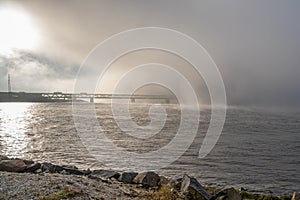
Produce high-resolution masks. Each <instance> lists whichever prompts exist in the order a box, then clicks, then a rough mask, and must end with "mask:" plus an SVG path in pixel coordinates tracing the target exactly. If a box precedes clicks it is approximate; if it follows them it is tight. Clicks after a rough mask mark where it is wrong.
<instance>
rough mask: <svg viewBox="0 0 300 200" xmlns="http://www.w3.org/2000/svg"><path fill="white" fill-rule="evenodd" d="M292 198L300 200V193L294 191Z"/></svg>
mask: <svg viewBox="0 0 300 200" xmlns="http://www.w3.org/2000/svg"><path fill="white" fill-rule="evenodd" d="M292 200H300V193H297V192H294V194H293V197H292Z"/></svg>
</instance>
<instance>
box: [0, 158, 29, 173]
mask: <svg viewBox="0 0 300 200" xmlns="http://www.w3.org/2000/svg"><path fill="white" fill-rule="evenodd" d="M26 168H27V165H26V164H25V162H24V161H23V160H1V161H0V171H7V172H21V171H23V170H24V169H26Z"/></svg>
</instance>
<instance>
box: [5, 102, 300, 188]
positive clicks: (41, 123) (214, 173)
mask: <svg viewBox="0 0 300 200" xmlns="http://www.w3.org/2000/svg"><path fill="white" fill-rule="evenodd" d="M149 107H150V104H141V103H135V104H131V105H130V111H131V115H132V119H133V121H134V122H136V123H137V124H138V125H141V126H147V125H148V124H149V123H150V118H149V116H148V110H149ZM164 107H165V108H166V111H167V114H168V117H167V120H166V123H165V126H164V128H163V129H162V130H161V131H160V132H159V133H158V134H156V135H154V136H152V137H150V138H148V139H139V138H133V137H131V136H129V135H127V134H126V133H124V132H122V131H120V129H119V128H118V126H117V124H116V123H115V121H114V118H113V116H112V114H111V107H110V106H109V104H96V110H97V117H98V120H99V123H100V125H101V126H102V128H103V129H104V131H105V134H106V136H107V137H108V138H109V139H110V140H111V141H113V143H114V144H115V145H117V146H119V147H121V148H124V149H126V150H127V151H131V152H138V153H141V154H142V153H145V152H150V151H154V150H156V149H159V148H161V147H162V146H164V145H166V144H168V143H169V142H170V141H171V140H172V138H173V137H174V136H175V134H176V131H177V128H178V126H179V122H180V109H179V107H178V105H175V104H174V105H164ZM209 120H210V110H209V109H207V108H203V109H202V110H201V120H200V122H199V125H200V126H199V130H198V134H197V136H196V138H195V140H194V142H193V144H192V145H191V146H190V148H189V149H188V150H187V151H186V152H185V153H184V155H183V156H182V157H181V158H180V159H178V160H177V161H175V162H174V163H172V164H171V165H170V166H168V167H166V168H164V169H161V170H159V173H162V174H165V175H169V176H175V177H181V176H182V175H183V174H184V173H188V174H190V175H193V176H195V177H197V178H198V180H199V181H200V182H201V183H204V184H210V185H215V186H216V185H217V186H220V187H224V186H227V187H228V186H234V187H237V188H238V187H244V188H247V189H249V190H250V191H256V192H268V191H272V192H274V193H276V194H285V193H292V192H294V191H297V190H299V185H300V171H299V165H300V155H299V148H300V135H299V133H300V113H299V112H290V113H287V112H268V111H262V110H257V109H256V110H255V109H249V108H248V109H246V108H243V107H229V108H228V109H227V119H226V123H225V126H224V129H223V133H222V135H221V137H220V139H219V141H218V143H217V145H216V146H215V147H214V149H213V151H212V152H211V153H210V154H209V155H208V156H207V157H205V158H204V159H199V158H198V152H199V149H200V146H201V143H202V140H203V138H204V136H205V134H206V131H207V128H208V125H209ZM148 128H149V127H148ZM150 128H151V127H150ZM90 130H91V127H86V132H87V133H88V132H89V131H90ZM144 131H145V134H146V133H147V131H151V130H148V129H145V130H144ZM0 142H1V143H0V151H1V154H4V155H7V156H11V157H22V158H28V159H33V160H36V161H40V162H43V161H44V162H45V161H48V162H53V163H56V164H73V165H76V166H78V167H80V168H93V169H95V168H99V167H104V166H103V165H104V163H105V161H103V162H102V163H101V162H98V161H97V160H96V159H95V158H93V157H92V156H91V155H89V153H88V151H87V150H86V148H85V147H84V146H83V145H82V143H81V141H80V138H79V137H78V135H77V133H76V129H75V126H74V122H73V115H72V105H71V104H67V103H42V104H30V103H1V104H0ZM99 145H101V144H99ZM111 159H120V158H113V157H112V158H111ZM121 159H122V160H123V161H124V164H123V165H120V167H119V168H118V170H130V168H131V167H132V166H131V163H130V158H121ZM149 165H151V160H149ZM135 167H138V166H135ZM141 170H142V169H141Z"/></svg>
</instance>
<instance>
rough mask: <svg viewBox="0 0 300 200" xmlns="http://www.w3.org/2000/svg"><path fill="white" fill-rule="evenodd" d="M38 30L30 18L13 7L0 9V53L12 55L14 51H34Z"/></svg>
mask: <svg viewBox="0 0 300 200" xmlns="http://www.w3.org/2000/svg"><path fill="white" fill-rule="evenodd" d="M38 39H39V35H38V30H37V28H36V27H35V25H34V24H33V22H32V20H31V18H30V16H29V15H28V14H27V13H26V12H25V11H23V10H21V9H19V8H13V7H2V8H0V53H2V54H10V53H12V51H13V50H16V49H17V50H19V49H24V50H32V49H34V48H35V47H36V46H37V43H38Z"/></svg>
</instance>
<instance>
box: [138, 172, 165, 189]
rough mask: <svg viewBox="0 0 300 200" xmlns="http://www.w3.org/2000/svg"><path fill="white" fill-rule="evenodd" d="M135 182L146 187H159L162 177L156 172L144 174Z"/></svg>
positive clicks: (140, 174)
mask: <svg viewBox="0 0 300 200" xmlns="http://www.w3.org/2000/svg"><path fill="white" fill-rule="evenodd" d="M133 181H134V182H135V183H138V184H142V185H143V186H144V187H158V185H159V181H160V177H159V176H158V175H157V174H156V173H155V172H142V173H139V174H138V175H137V176H136V177H135V178H134V180H133Z"/></svg>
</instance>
